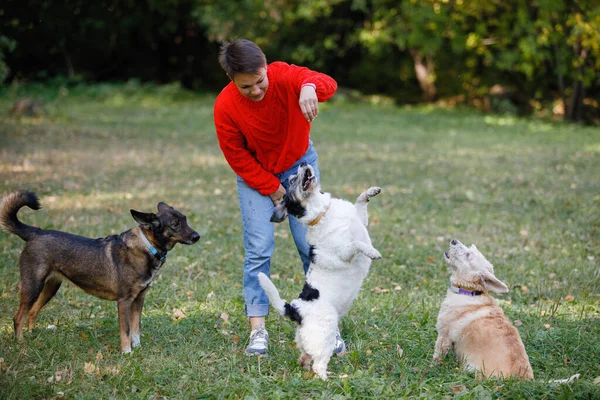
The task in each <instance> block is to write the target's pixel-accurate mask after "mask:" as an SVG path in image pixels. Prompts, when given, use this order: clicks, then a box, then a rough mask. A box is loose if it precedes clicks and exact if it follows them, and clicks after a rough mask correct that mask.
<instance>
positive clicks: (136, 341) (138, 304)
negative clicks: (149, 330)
mask: <svg viewBox="0 0 600 400" xmlns="http://www.w3.org/2000/svg"><path fill="white" fill-rule="evenodd" d="M146 290H147V289H144V291H142V292H141V293H140V294H138V297H136V298H135V300H134V301H133V303H131V320H130V322H131V347H133V348H134V349H135V348H136V347H140V345H141V342H140V321H141V319H142V308H143V307H144V296H145V295H146Z"/></svg>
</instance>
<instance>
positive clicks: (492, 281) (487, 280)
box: [483, 272, 508, 294]
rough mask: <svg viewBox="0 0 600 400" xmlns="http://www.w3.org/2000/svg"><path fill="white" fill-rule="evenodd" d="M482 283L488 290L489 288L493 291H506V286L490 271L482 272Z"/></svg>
mask: <svg viewBox="0 0 600 400" xmlns="http://www.w3.org/2000/svg"><path fill="white" fill-rule="evenodd" d="M483 284H484V285H485V287H486V288H487V289H488V290H491V291H492V292H494V293H498V294H504V293H508V286H506V284H505V283H504V282H502V281H501V280H500V279H498V278H496V276H495V275H494V274H492V273H490V272H486V273H484V274H483Z"/></svg>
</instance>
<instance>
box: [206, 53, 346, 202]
mask: <svg viewBox="0 0 600 400" xmlns="http://www.w3.org/2000/svg"><path fill="white" fill-rule="evenodd" d="M267 77H268V79H269V87H268V89H267V92H266V93H265V96H264V98H263V99H262V100H261V101H258V102H255V101H252V100H250V99H248V98H247V97H244V96H243V95H242V94H241V93H240V92H239V90H238V88H237V87H236V86H235V84H234V83H233V82H230V83H229V84H228V85H227V86H225V88H224V89H223V90H222V91H221V93H220V94H219V96H218V97H217V100H216V102H215V108H214V117H215V128H216V131H217V138H218V139H219V146H220V147H221V150H222V151H223V154H224V155H225V159H226V160H227V162H228V163H229V165H230V166H231V168H232V169H233V171H234V172H235V173H236V174H238V175H239V176H240V177H241V178H242V179H243V180H244V181H245V182H246V184H248V186H250V187H252V188H254V189H256V190H258V191H259V192H260V193H261V194H263V195H265V196H266V195H269V194H271V193H273V192H275V191H276V190H277V189H278V188H279V179H277V177H276V176H275V174H278V173H281V172H284V171H286V170H288V169H289V168H290V167H291V166H292V165H294V163H295V162H296V161H298V160H299V159H300V158H301V157H302V156H303V155H304V153H306V150H307V149H308V141H309V134H310V122H308V121H307V120H306V119H305V118H304V116H303V115H302V111H301V110H300V106H299V104H298V101H299V96H300V89H301V88H302V85H303V84H305V83H313V84H315V85H316V87H317V98H318V99H319V101H320V102H322V101H325V100H327V99H329V98H330V97H331V96H333V94H334V93H335V91H336V90H337V83H336V82H335V80H333V79H332V78H331V77H329V76H327V75H325V74H322V73H319V72H315V71H311V70H310V69H308V68H305V67H298V66H296V65H289V64H286V63H284V62H274V63H272V64H269V66H268V67H267Z"/></svg>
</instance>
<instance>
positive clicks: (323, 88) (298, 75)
mask: <svg viewBox="0 0 600 400" xmlns="http://www.w3.org/2000/svg"><path fill="white" fill-rule="evenodd" d="M282 64H285V63H282ZM285 76H286V79H287V80H288V81H289V82H290V83H291V84H292V85H293V87H294V89H295V90H296V92H297V94H298V95H300V89H301V88H302V85H304V84H306V83H312V84H314V85H315V86H316V90H317V98H318V99H319V102H323V101H327V100H329V99H330V98H331V97H333V95H334V94H335V91H336V90H337V87H338V86H337V82H336V81H335V80H334V79H333V78H332V77H330V76H329V75H326V74H323V73H321V72H316V71H313V70H310V69H308V68H306V67H299V66H297V65H294V64H291V65H289V66H288V71H287V73H286V74H285Z"/></svg>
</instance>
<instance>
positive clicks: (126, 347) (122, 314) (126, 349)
mask: <svg viewBox="0 0 600 400" xmlns="http://www.w3.org/2000/svg"><path fill="white" fill-rule="evenodd" d="M131 303H132V300H131V299H119V300H117V306H118V308H119V330H120V332H121V351H122V352H123V354H128V353H131V325H130V318H131Z"/></svg>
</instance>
